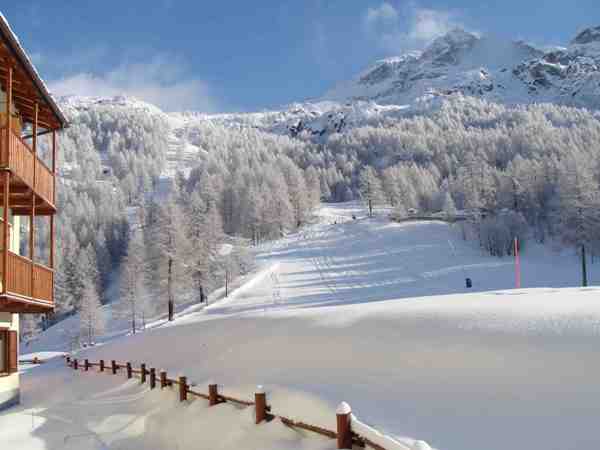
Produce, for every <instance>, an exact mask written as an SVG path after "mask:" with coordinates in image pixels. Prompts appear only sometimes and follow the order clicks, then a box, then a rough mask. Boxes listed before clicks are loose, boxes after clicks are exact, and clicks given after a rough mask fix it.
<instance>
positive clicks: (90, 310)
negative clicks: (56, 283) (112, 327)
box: [79, 281, 105, 345]
mask: <svg viewBox="0 0 600 450" xmlns="http://www.w3.org/2000/svg"><path fill="white" fill-rule="evenodd" d="M104 326H105V317H104V311H103V310H102V303H100V297H99V296H98V290H97V288H96V286H95V284H94V283H92V282H90V281H87V282H86V283H85V285H84V289H83V293H82V297H81V305H80V308H79V329H80V336H81V340H87V343H88V345H91V344H93V343H94V342H95V339H96V337H97V336H99V335H101V334H102V332H103V331H104Z"/></svg>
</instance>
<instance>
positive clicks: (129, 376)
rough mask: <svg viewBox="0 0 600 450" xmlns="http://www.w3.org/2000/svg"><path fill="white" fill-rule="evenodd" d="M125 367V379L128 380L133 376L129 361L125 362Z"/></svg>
mask: <svg viewBox="0 0 600 450" xmlns="http://www.w3.org/2000/svg"><path fill="white" fill-rule="evenodd" d="M126 367H127V379H128V380H130V379H131V378H132V377H133V370H132V369H131V363H130V362H128V363H127V364H126Z"/></svg>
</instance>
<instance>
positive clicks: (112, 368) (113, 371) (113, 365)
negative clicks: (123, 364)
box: [110, 359, 117, 375]
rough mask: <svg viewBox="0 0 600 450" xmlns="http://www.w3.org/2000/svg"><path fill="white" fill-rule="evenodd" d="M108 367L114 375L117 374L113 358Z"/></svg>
mask: <svg viewBox="0 0 600 450" xmlns="http://www.w3.org/2000/svg"><path fill="white" fill-rule="evenodd" d="M110 368H111V370H112V374H113V375H116V374H117V362H116V361H115V360H114V359H113V360H112V361H111V362H110Z"/></svg>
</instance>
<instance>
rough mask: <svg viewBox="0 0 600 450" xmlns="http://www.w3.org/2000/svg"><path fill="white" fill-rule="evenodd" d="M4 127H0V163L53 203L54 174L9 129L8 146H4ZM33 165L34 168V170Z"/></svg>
mask: <svg viewBox="0 0 600 450" xmlns="http://www.w3.org/2000/svg"><path fill="white" fill-rule="evenodd" d="M6 132H7V130H6V127H4V128H2V129H0V164H1V165H2V166H3V167H6V168H9V169H10V170H11V172H12V173H13V174H15V175H16V176H17V177H19V178H20V179H21V180H22V181H23V182H24V183H25V184H26V185H27V186H29V187H30V188H31V189H33V190H34V191H35V193H36V194H38V195H39V196H40V197H42V198H43V199H44V200H46V201H47V202H48V203H50V204H51V205H54V183H55V180H54V175H53V173H52V171H51V170H50V169H49V168H48V167H47V166H46V165H45V164H44V162H43V161H42V160H41V159H40V158H39V157H37V156H36V155H35V154H34V153H33V150H31V148H30V147H29V145H27V143H25V142H24V141H23V140H22V139H21V137H20V136H19V135H18V134H17V133H16V132H15V131H14V130H10V132H9V139H10V147H9V149H7V148H6ZM34 167H35V170H34Z"/></svg>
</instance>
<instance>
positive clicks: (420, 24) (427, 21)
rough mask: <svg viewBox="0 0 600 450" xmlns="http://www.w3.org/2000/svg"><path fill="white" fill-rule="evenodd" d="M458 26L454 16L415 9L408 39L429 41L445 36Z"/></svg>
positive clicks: (447, 13)
mask: <svg viewBox="0 0 600 450" xmlns="http://www.w3.org/2000/svg"><path fill="white" fill-rule="evenodd" d="M458 26H459V24H458V23H457V22H456V21H455V18H454V16H453V15H452V14H451V13H449V12H446V11H436V10H434V9H416V10H415V12H414V17H413V21H412V27H411V31H410V37H411V39H413V40H416V41H430V40H432V39H435V38H436V37H438V36H441V35H443V34H446V33H447V32H448V31H450V30H452V29H453V28H456V27H458Z"/></svg>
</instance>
